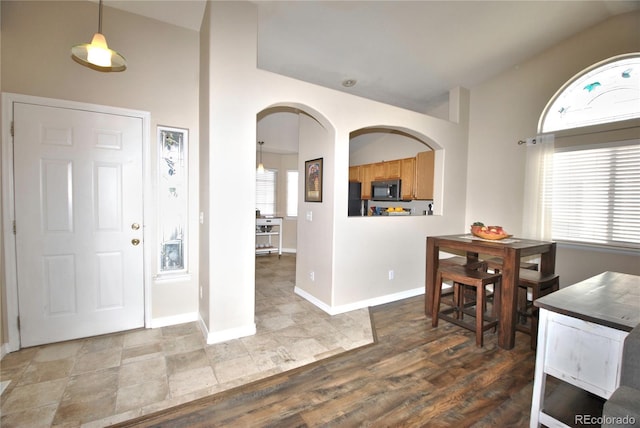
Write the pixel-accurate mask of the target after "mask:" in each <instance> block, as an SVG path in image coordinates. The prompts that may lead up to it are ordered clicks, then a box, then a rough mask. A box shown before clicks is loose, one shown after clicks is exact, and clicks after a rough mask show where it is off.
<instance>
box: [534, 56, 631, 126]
mask: <svg viewBox="0 0 640 428" xmlns="http://www.w3.org/2000/svg"><path fill="white" fill-rule="evenodd" d="M638 117H640V54H637V53H633V54H628V55H621V56H616V57H613V58H610V59H608V60H606V61H603V62H600V63H598V64H595V65H593V66H592V67H590V68H588V69H586V70H584V71H582V72H581V73H579V74H578V75H576V76H575V77H573V79H571V80H569V81H568V82H567V83H566V84H565V85H564V86H563V87H562V88H560V90H559V91H558V92H557V93H556V94H555V95H554V97H553V98H552V99H551V101H550V102H549V104H548V105H547V107H546V108H545V111H544V113H543V115H542V117H541V118H540V125H539V127H538V128H539V129H540V131H541V132H553V131H558V130H562V129H570V128H579V127H582V126H588V125H597V124H601V123H610V122H617V121H621V120H628V119H634V118H638Z"/></svg>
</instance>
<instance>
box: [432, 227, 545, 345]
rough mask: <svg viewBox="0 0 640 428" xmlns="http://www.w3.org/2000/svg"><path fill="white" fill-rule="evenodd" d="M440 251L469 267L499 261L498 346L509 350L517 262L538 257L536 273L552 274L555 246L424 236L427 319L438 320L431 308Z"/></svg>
mask: <svg viewBox="0 0 640 428" xmlns="http://www.w3.org/2000/svg"><path fill="white" fill-rule="evenodd" d="M440 251H444V252H450V253H453V254H461V255H466V257H467V261H468V262H469V263H472V262H476V261H478V260H480V256H482V257H499V258H501V259H502V269H501V270H500V273H501V274H502V282H501V294H500V297H501V298H500V318H499V322H498V346H499V347H501V348H503V349H512V348H513V347H514V345H515V336H516V323H517V317H516V311H517V297H518V283H519V274H520V260H521V258H522V257H527V256H539V257H540V264H539V270H540V272H541V273H542V274H543V275H544V274H553V273H555V264H556V243H555V242H553V241H538V240H532V239H523V238H517V237H508V238H505V239H501V240H488V239H483V238H479V237H476V236H474V235H471V234H464V233H460V234H456V235H444V236H427V260H426V264H427V268H426V279H425V306H424V310H425V314H426V315H427V316H428V317H434V316H438V314H437V309H436V308H434V307H433V302H434V297H435V293H437V292H440V290H439V289H437V288H436V274H437V272H438V263H439V260H440Z"/></svg>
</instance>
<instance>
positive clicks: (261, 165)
mask: <svg viewBox="0 0 640 428" xmlns="http://www.w3.org/2000/svg"><path fill="white" fill-rule="evenodd" d="M263 144H264V141H258V145H259V146H260V163H259V164H258V174H262V173H263V172H264V164H263V163H262V145H263Z"/></svg>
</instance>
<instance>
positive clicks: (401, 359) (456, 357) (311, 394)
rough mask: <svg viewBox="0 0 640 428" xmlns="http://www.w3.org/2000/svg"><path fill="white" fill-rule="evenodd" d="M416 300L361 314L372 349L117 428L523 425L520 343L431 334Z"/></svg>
mask: <svg viewBox="0 0 640 428" xmlns="http://www.w3.org/2000/svg"><path fill="white" fill-rule="evenodd" d="M423 308H424V297H423V296H419V297H414V298H410V299H406V300H402V301H399V302H394V303H390V304H387V305H381V306H377V307H374V308H371V310H370V312H371V317H372V324H373V327H374V331H375V333H376V343H374V344H372V345H367V346H364V347H362V348H358V349H355V350H353V351H349V352H347V353H344V354H340V355H338V356H335V357H332V358H330V359H327V360H323V361H321V362H318V363H314V364H311V365H308V366H304V367H301V368H299V369H295V370H292V371H289V372H285V373H282V374H278V375H276V376H273V377H270V378H267V379H263V380H260V381H257V382H254V383H252V384H248V385H244V386H241V387H238V388H236V389H233V390H229V391H225V392H222V393H219V394H216V395H213V396H210V397H205V398H202V399H199V400H197V401H194V402H191V403H186V404H184V405H181V406H178V407H175V408H171V409H168V410H165V411H161V412H158V413H155V414H151V415H147V416H144V417H141V418H138V419H135V420H132V421H128V422H126V423H122V424H119V425H117V426H119V427H152V426H162V427H216V426H225V427H229V426H241V427H249V426H250V427H256V426H261V427H262V426H274V427H276V426H277V427H315V426H338V427H340V426H345V427H351V426H363V425H365V426H384V427H390V426H393V427H396V426H410V427H413V426H428V427H451V426H455V427H501V426H502V427H506V426H509V427H526V426H528V424H529V412H530V402H531V393H532V387H533V370H534V364H535V355H534V353H533V351H531V350H530V348H529V337H528V336H526V335H524V334H522V333H517V336H516V346H515V348H514V349H512V350H509V351H506V350H503V349H500V348H498V346H497V335H495V334H493V333H492V332H485V345H484V347H483V348H478V347H476V345H475V340H474V333H473V332H471V331H467V330H464V329H462V328H460V327H458V326H455V325H452V324H450V323H447V322H444V321H443V322H441V323H440V326H439V327H438V328H435V329H432V328H431V320H430V319H427V317H425V315H424V312H423Z"/></svg>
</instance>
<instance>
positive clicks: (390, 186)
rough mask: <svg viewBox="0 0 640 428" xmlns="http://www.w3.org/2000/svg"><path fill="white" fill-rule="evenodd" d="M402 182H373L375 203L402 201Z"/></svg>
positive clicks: (372, 196)
mask: <svg viewBox="0 0 640 428" xmlns="http://www.w3.org/2000/svg"><path fill="white" fill-rule="evenodd" d="M400 185H401V181H400V180H385V181H372V182H371V199H373V200H374V201H400V200H402V199H401V198H402V193H400Z"/></svg>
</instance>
